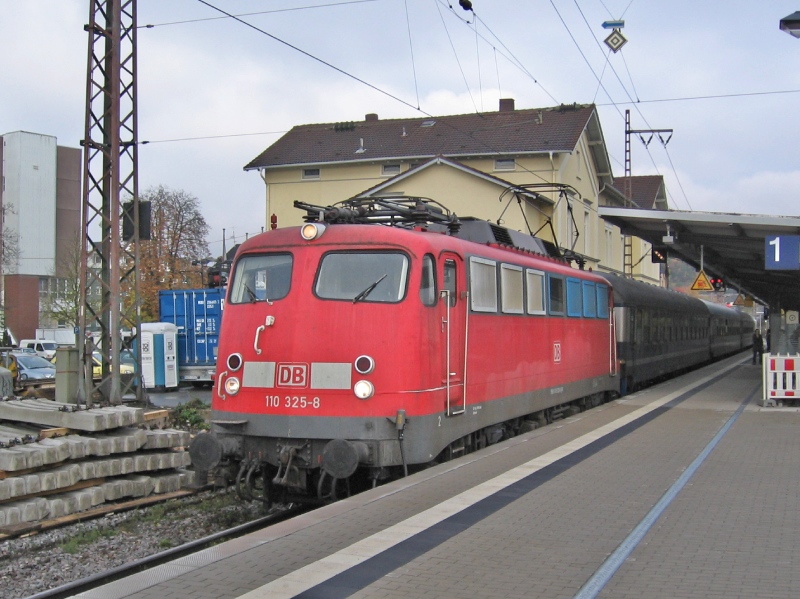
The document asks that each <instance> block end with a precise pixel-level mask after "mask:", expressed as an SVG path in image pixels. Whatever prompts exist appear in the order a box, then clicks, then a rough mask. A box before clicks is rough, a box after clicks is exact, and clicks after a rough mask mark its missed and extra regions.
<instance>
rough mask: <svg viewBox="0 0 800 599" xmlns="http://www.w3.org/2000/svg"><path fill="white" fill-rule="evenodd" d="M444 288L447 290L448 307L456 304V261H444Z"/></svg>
mask: <svg viewBox="0 0 800 599" xmlns="http://www.w3.org/2000/svg"><path fill="white" fill-rule="evenodd" d="M442 276H443V277H444V288H445V289H446V290H447V291H449V293H448V294H447V295H448V296H449V297H450V307H451V308H452V307H453V306H455V305H456V302H457V301H458V286H457V285H456V263H455V261H453V260H445V261H444V272H443V274H442Z"/></svg>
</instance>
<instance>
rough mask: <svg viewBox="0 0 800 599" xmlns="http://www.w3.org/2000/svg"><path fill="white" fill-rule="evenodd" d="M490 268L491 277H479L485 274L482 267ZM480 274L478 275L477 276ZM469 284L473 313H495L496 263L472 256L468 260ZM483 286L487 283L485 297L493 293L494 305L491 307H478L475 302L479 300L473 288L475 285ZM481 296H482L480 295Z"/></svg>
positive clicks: (485, 305) (484, 305)
mask: <svg viewBox="0 0 800 599" xmlns="http://www.w3.org/2000/svg"><path fill="white" fill-rule="evenodd" d="M487 266H488V267H491V269H492V273H493V276H492V277H491V278H489V277H481V274H483V273H486V274H488V271H486V270H485V269H484V268H483V267H487ZM479 273H480V274H479ZM469 283H470V291H471V293H470V294H469V295H470V304H471V306H470V307H471V308H472V311H473V312H497V262H495V261H494V260H487V259H486V258H478V257H476V256H472V257H470V259H469ZM479 283H480V284H483V283H487V284H488V287H487V289H486V290H485V291H486V293H485V295H487V297H488V296H489V295H490V292H491V293H493V299H494V303H493V304H492V305H489V304H481V305H478V304H477V303H476V302H477V301H478V299H479V294H478V293H476V291H475V287H476V284H479ZM481 295H483V294H481Z"/></svg>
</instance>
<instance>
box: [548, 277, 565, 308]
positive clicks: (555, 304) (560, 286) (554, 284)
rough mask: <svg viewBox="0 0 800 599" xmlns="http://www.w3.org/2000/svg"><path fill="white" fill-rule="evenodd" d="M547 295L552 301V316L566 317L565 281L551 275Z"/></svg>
mask: <svg viewBox="0 0 800 599" xmlns="http://www.w3.org/2000/svg"><path fill="white" fill-rule="evenodd" d="M547 293H548V299H549V301H550V306H549V307H550V314H557V315H561V316H563V315H564V307H565V305H564V279H562V278H561V277H556V276H553V275H549V276H548V277H547Z"/></svg>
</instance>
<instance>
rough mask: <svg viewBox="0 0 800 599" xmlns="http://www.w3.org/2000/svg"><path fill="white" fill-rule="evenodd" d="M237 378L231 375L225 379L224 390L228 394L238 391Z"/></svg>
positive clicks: (234, 393)
mask: <svg viewBox="0 0 800 599" xmlns="http://www.w3.org/2000/svg"><path fill="white" fill-rule="evenodd" d="M239 386H240V385H239V379H237V378H236V377H235V376H232V377H230V378H228V379H225V392H226V393H228V394H230V395H236V394H237V393H239Z"/></svg>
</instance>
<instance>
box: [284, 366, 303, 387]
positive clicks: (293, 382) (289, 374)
mask: <svg viewBox="0 0 800 599" xmlns="http://www.w3.org/2000/svg"><path fill="white" fill-rule="evenodd" d="M307 378H308V364H278V386H279V387H305V386H306V380H307Z"/></svg>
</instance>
